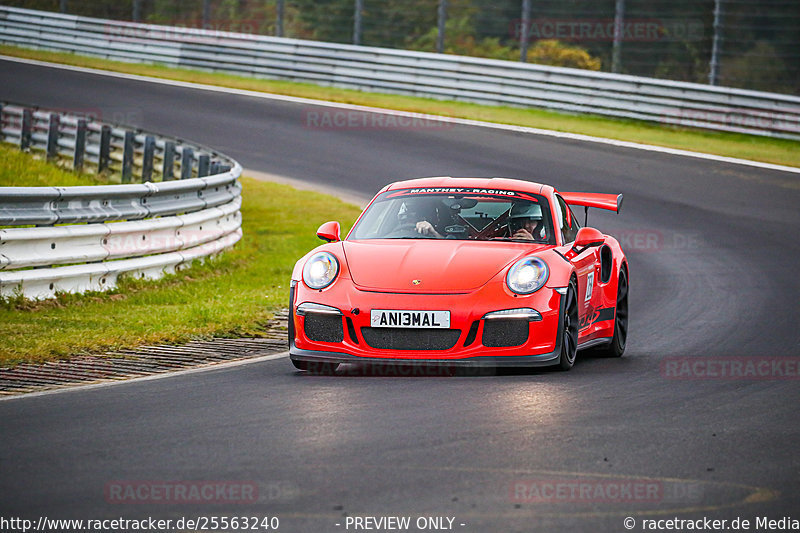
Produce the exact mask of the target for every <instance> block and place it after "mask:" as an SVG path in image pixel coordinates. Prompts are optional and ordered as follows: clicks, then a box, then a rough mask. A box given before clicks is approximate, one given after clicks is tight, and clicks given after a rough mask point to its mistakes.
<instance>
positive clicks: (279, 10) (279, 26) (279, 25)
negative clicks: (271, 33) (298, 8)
mask: <svg viewBox="0 0 800 533" xmlns="http://www.w3.org/2000/svg"><path fill="white" fill-rule="evenodd" d="M283 2H284V0H278V2H277V5H276V6H275V37H283Z"/></svg>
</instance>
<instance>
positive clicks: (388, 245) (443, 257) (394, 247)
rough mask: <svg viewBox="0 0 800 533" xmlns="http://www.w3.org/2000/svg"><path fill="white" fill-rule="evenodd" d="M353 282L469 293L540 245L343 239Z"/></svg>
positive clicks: (398, 289)
mask: <svg viewBox="0 0 800 533" xmlns="http://www.w3.org/2000/svg"><path fill="white" fill-rule="evenodd" d="M343 244H344V255H345V257H346V260H347V267H348V270H349V271H350V276H351V278H352V280H353V283H354V284H355V285H356V286H358V287H359V288H361V289H366V290H375V291H385V292H419V293H441V292H447V293H454V292H468V291H471V290H474V289H477V288H478V287H481V286H482V285H485V284H486V283H487V282H488V281H489V280H491V279H492V278H493V277H494V276H496V275H497V273H498V272H500V271H501V270H502V269H503V268H504V267H506V266H507V265H508V264H509V263H511V262H513V261H515V260H516V259H518V258H520V257H523V256H526V255H529V254H531V253H534V252H536V251H540V250H544V249H547V248H550V246H548V245H542V244H533V243H531V244H519V243H508V242H485V241H484V242H475V241H460V240H441V239H430V240H396V241H395V240H375V241H345V242H344V243H343Z"/></svg>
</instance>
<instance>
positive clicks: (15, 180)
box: [0, 143, 108, 187]
mask: <svg viewBox="0 0 800 533" xmlns="http://www.w3.org/2000/svg"><path fill="white" fill-rule="evenodd" d="M103 183H108V181H107V179H105V177H104V176H98V175H96V174H75V173H73V172H68V171H64V170H62V169H61V168H59V167H58V166H57V165H54V164H50V163H48V162H47V161H45V159H44V154H42V153H36V152H34V153H25V152H21V151H20V150H19V149H18V148H16V147H14V146H13V145H10V144H6V143H0V187H52V186H60V187H71V186H75V185H100V184H103Z"/></svg>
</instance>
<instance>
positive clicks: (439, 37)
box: [436, 0, 447, 54]
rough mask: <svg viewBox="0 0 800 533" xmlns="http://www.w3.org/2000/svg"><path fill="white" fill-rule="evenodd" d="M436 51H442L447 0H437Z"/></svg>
mask: <svg viewBox="0 0 800 533" xmlns="http://www.w3.org/2000/svg"><path fill="white" fill-rule="evenodd" d="M436 18H437V24H436V28H437V30H436V52H437V53H439V54H443V53H444V33H445V26H446V25H447V0H439V9H438V12H437V14H436Z"/></svg>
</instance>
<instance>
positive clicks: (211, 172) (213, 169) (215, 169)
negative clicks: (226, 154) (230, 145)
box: [208, 161, 219, 176]
mask: <svg viewBox="0 0 800 533" xmlns="http://www.w3.org/2000/svg"><path fill="white" fill-rule="evenodd" d="M208 174H209V175H210V176H216V175H217V174H219V162H218V161H212V162H211V167H210V168H209V169H208Z"/></svg>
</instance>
